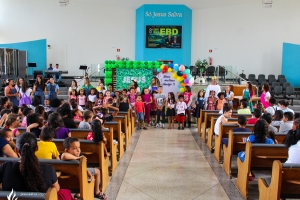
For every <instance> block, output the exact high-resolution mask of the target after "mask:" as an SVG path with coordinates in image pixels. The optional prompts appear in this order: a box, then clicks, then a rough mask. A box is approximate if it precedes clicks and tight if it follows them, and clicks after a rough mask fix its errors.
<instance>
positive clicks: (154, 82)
mask: <svg viewBox="0 0 300 200" xmlns="http://www.w3.org/2000/svg"><path fill="white" fill-rule="evenodd" d="M158 86H160V82H159V80H158V78H156V77H153V78H152V81H151V84H150V86H149V90H150V92H151V93H152V92H153V91H158Z"/></svg>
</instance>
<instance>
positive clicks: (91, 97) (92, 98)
mask: <svg viewBox="0 0 300 200" xmlns="http://www.w3.org/2000/svg"><path fill="white" fill-rule="evenodd" d="M88 99H89V101H91V102H93V103H95V101H96V99H97V96H96V95H91V94H90V95H89V96H88Z"/></svg>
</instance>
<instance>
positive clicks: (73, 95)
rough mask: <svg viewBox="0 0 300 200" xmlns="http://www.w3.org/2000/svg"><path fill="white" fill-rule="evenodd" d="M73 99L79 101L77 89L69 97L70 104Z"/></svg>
mask: <svg viewBox="0 0 300 200" xmlns="http://www.w3.org/2000/svg"><path fill="white" fill-rule="evenodd" d="M72 99H75V100H76V101H77V91H76V90H75V89H72V91H71V92H70V95H69V103H70V101H71V100H72Z"/></svg>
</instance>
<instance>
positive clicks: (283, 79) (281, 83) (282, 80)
mask: <svg viewBox="0 0 300 200" xmlns="http://www.w3.org/2000/svg"><path fill="white" fill-rule="evenodd" d="M284 82H287V81H286V79H285V78H281V79H279V83H280V85H281V86H282V85H283V83H284Z"/></svg>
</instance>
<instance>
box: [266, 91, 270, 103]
mask: <svg viewBox="0 0 300 200" xmlns="http://www.w3.org/2000/svg"><path fill="white" fill-rule="evenodd" d="M270 97H271V94H270V92H266V95H265V101H266V102H269V99H270Z"/></svg>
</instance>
